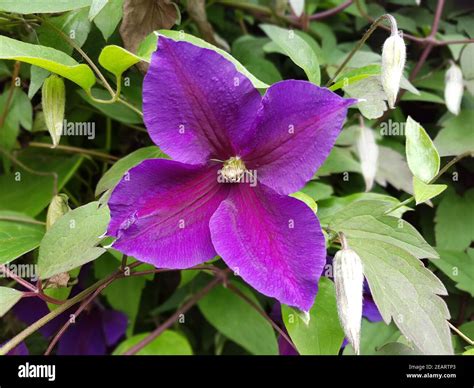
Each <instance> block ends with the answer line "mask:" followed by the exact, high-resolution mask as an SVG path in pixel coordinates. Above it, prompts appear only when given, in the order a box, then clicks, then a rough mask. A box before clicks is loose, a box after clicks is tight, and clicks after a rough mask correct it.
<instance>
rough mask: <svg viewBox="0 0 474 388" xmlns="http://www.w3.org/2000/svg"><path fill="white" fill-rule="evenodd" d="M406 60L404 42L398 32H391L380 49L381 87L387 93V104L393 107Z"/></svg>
mask: <svg viewBox="0 0 474 388" xmlns="http://www.w3.org/2000/svg"><path fill="white" fill-rule="evenodd" d="M405 60H406V48H405V42H404V41H403V38H402V37H401V36H400V34H399V33H394V34H392V35H391V36H390V37H389V38H388V39H387V40H386V41H385V43H384V44H383V49H382V74H381V78H382V87H383V90H384V91H385V94H386V95H387V101H388V106H389V107H390V108H392V109H393V108H394V107H395V101H396V99H397V95H398V90H399V89H400V80H401V78H402V75H403V68H404V66H405Z"/></svg>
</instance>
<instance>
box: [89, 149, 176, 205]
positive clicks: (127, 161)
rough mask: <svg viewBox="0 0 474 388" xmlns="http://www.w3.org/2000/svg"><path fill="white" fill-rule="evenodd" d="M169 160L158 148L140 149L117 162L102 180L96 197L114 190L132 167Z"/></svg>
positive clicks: (97, 188)
mask: <svg viewBox="0 0 474 388" xmlns="http://www.w3.org/2000/svg"><path fill="white" fill-rule="evenodd" d="M154 158H168V157H167V156H166V155H165V154H164V153H163V152H161V150H160V149H159V148H158V147H156V146H150V147H145V148H140V149H138V150H136V151H134V152H132V153H131V154H129V155H127V156H125V157H123V158H122V159H120V160H119V161H117V162H116V163H115V164H114V165H113V166H112V167H111V168H110V169H109V170H107V172H106V173H105V174H104V175H103V176H102V178H100V180H99V183H97V187H96V189H95V195H96V196H99V195H100V194H102V193H103V192H104V191H107V190H110V189H113V188H114V187H115V185H116V184H117V183H118V182H119V181H120V179H122V177H123V176H124V174H125V173H126V172H127V171H128V170H130V169H131V168H132V167H134V166H136V165H138V164H139V163H140V162H142V161H143V160H145V159H154Z"/></svg>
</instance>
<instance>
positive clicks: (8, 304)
mask: <svg viewBox="0 0 474 388" xmlns="http://www.w3.org/2000/svg"><path fill="white" fill-rule="evenodd" d="M22 295H23V292H21V291H18V290H15V289H14V288H8V287H0V318H2V317H3V316H4V315H5V314H6V313H7V312H8V311H9V310H10V309H11V308H12V307H13V306H15V304H16V303H17V302H18V301H19V300H20V299H21V296H22Z"/></svg>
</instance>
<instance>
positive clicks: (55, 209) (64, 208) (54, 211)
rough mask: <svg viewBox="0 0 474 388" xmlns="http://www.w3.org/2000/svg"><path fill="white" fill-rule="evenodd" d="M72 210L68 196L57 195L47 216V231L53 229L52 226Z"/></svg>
mask: <svg viewBox="0 0 474 388" xmlns="http://www.w3.org/2000/svg"><path fill="white" fill-rule="evenodd" d="M69 210H71V208H70V207H69V204H68V196H67V195H66V194H59V195H55V196H54V197H53V199H52V200H51V203H50V204H49V207H48V213H47V214H46V230H49V229H51V226H53V224H54V223H55V222H56V221H57V220H58V219H59V218H60V217H62V216H63V215H64V214H66V213H67V212H68V211H69Z"/></svg>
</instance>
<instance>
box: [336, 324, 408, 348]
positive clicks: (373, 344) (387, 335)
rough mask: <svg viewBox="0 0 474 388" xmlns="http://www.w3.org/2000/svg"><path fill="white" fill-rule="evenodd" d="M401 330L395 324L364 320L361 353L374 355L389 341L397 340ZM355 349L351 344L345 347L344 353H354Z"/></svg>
mask: <svg viewBox="0 0 474 388" xmlns="http://www.w3.org/2000/svg"><path fill="white" fill-rule="evenodd" d="M399 336H400V332H399V331H398V329H397V327H396V326H395V325H393V324H391V325H387V324H385V322H369V321H368V320H366V319H363V320H362V326H361V335H360V354H361V355H364V356H366V355H374V354H376V353H377V351H378V350H379V349H380V348H381V347H382V346H384V345H385V344H387V343H388V342H391V341H394V340H396V338H398V337H399ZM354 354H355V353H354V350H353V349H352V347H351V345H350V344H347V346H346V347H345V348H344V355H354Z"/></svg>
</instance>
